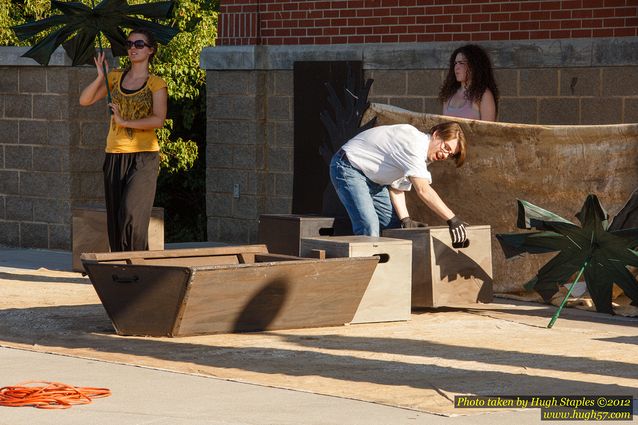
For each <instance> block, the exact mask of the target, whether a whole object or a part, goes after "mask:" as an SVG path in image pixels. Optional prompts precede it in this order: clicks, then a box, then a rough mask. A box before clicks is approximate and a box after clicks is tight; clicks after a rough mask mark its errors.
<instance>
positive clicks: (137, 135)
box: [106, 69, 166, 153]
mask: <svg viewBox="0 0 638 425" xmlns="http://www.w3.org/2000/svg"><path fill="white" fill-rule="evenodd" d="M123 75H124V72H123V71H122V70H121V69H115V70H113V71H111V72H109V75H108V82H109V87H110V89H111V97H112V99H113V103H116V104H117V105H119V107H120V115H122V118H124V119H125V120H138V119H140V118H144V117H148V116H149V115H151V114H152V113H153V93H154V92H156V91H158V90H160V89H162V88H164V87H166V83H165V82H164V80H162V79H161V78H160V77H157V76H155V75H149V77H148V80H146V83H145V84H144V86H142V88H141V89H139V90H137V91H135V92H134V93H130V94H128V93H124V92H123V91H122V85H121V84H122V76H123ZM156 151H159V144H158V142H157V136H156V135H155V129H153V128H151V129H148V130H140V129H136V128H126V127H119V126H118V125H117V124H115V121H114V120H113V117H111V126H110V129H109V135H108V137H107V138H106V152H108V153H133V152H156Z"/></svg>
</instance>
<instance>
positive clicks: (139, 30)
mask: <svg viewBox="0 0 638 425" xmlns="http://www.w3.org/2000/svg"><path fill="white" fill-rule="evenodd" d="M131 34H142V35H143V36H144V37H146V43H147V44H148V45H150V46H151V48H152V49H153V53H151V57H150V58H149V59H148V61H149V63H150V62H152V61H153V58H154V57H155V53H157V40H156V39H155V35H154V34H153V32H152V31H151V30H149V29H148V28H135V29H133V31H131V32H130V33H128V35H129V36H130V35H131Z"/></svg>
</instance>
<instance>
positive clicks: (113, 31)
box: [13, 0, 178, 103]
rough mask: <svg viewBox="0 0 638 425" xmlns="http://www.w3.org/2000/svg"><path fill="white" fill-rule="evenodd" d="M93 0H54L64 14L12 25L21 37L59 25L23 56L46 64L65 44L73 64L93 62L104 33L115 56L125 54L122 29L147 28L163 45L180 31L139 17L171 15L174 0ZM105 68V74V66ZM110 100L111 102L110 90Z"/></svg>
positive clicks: (54, 8) (56, 6)
mask: <svg viewBox="0 0 638 425" xmlns="http://www.w3.org/2000/svg"><path fill="white" fill-rule="evenodd" d="M91 1H92V5H93V7H92V8H91V7H88V6H86V5H84V4H82V3H79V2H64V1H59V0H51V9H52V10H58V11H60V12H62V14H58V15H53V16H51V17H48V18H45V19H41V20H39V21H35V22H29V23H26V24H22V25H18V26H15V27H13V31H14V32H15V33H16V36H17V37H18V39H19V40H27V39H29V38H31V37H34V36H35V35H37V34H39V33H40V32H42V31H46V30H49V29H53V28H56V27H59V28H57V29H56V30H55V31H53V32H51V34H49V35H47V36H46V37H45V38H43V39H42V40H41V41H39V42H38V43H37V44H35V45H34V46H33V47H32V48H31V49H29V51H27V52H26V53H25V54H24V55H22V56H24V57H28V58H32V59H34V60H35V61H36V62H38V63H39V64H41V65H47V64H48V63H49V60H50V59H51V55H52V54H53V52H54V51H55V50H56V49H57V48H58V47H59V46H60V45H62V46H63V47H64V50H65V51H66V53H67V55H68V56H69V57H70V58H71V60H72V61H73V63H72V64H73V66H76V65H82V64H86V63H92V61H93V57H94V56H95V42H96V39H97V43H98V46H99V49H100V53H102V51H103V47H102V40H101V36H100V35H101V34H103V35H104V36H105V37H106V39H107V40H108V41H109V43H110V45H111V52H112V53H113V56H126V54H127V50H126V47H125V43H126V34H125V33H124V31H123V30H122V29H123V28H138V27H144V28H147V29H149V30H150V31H151V32H152V33H153V35H154V36H155V38H156V39H157V40H158V41H159V42H160V43H162V44H167V43H168V42H169V41H170V40H171V39H172V38H173V37H174V36H175V34H177V33H178V30H177V29H175V28H172V27H169V26H166V25H161V24H158V23H155V22H153V21H149V20H145V19H141V18H139V17H138V16H143V17H145V18H150V19H166V18H169V17H170V15H171V13H172V9H173V1H160V2H153V3H147V4H138V5H129V4H128V2H127V1H126V0H102V1H101V2H100V3H99V4H98V5H97V6H95V2H94V0H91ZM103 66H104V67H105V65H103ZM104 71H105V74H106V68H105V69H104ZM107 91H108V83H107ZM108 102H109V103H110V102H111V95H110V93H109V94H108Z"/></svg>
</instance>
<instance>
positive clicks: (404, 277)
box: [301, 236, 412, 323]
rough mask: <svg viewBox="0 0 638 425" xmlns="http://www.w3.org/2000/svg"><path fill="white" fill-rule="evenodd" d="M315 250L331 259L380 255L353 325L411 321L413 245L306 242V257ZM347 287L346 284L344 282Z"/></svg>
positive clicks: (369, 240)
mask: <svg viewBox="0 0 638 425" xmlns="http://www.w3.org/2000/svg"><path fill="white" fill-rule="evenodd" d="M313 250H323V251H325V254H326V258H328V257H362V256H364V257H367V256H370V255H378V256H379V257H380V260H379V265H377V269H376V270H375V272H374V275H372V279H371V280H370V285H368V289H367V290H366V293H365V295H364V296H363V299H362V300H361V304H360V305H359V308H358V309H357V313H356V314H355V316H354V318H353V319H352V323H369V322H389V321H397V320H409V319H410V291H411V288H412V277H411V270H412V267H411V266H412V243H411V242H410V241H406V240H401V239H391V238H379V237H372V236H335V237H321V238H303V239H302V240H301V254H302V256H312V255H313ZM343 282H344V284H345V283H346V280H345V279H344V281H343Z"/></svg>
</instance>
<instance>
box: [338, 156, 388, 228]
mask: <svg viewBox="0 0 638 425" xmlns="http://www.w3.org/2000/svg"><path fill="white" fill-rule="evenodd" d="M330 180H332V184H333V186H334V187H335V189H336V192H337V195H338V196H339V199H340V200H341V203H342V204H343V206H344V207H345V209H346V211H348V215H349V216H350V221H352V232H353V233H354V234H355V235H368V236H379V233H380V229H386V228H392V227H399V219H398V218H397V215H396V214H395V212H394V209H393V208H392V203H391V202H390V194H389V193H388V188H387V187H386V186H385V185H382V184H378V183H375V182H373V181H372V180H370V179H369V178H367V177H366V176H365V174H363V172H361V171H360V170H359V169H357V168H355V167H354V166H353V165H352V164H350V161H348V158H347V157H346V153H345V152H344V151H343V150H339V151H338V152H337V153H336V154H335V155H334V156H333V157H332V161H330Z"/></svg>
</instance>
